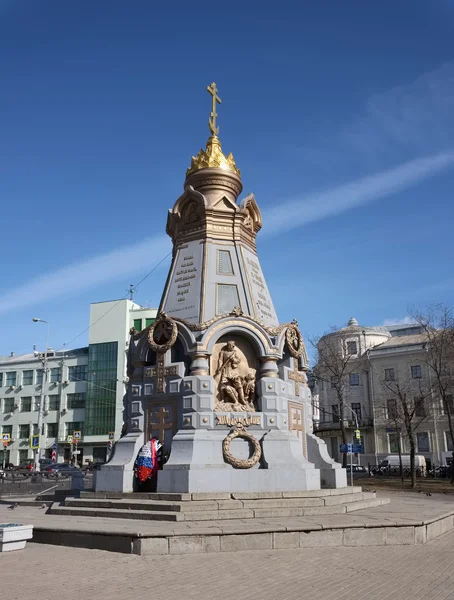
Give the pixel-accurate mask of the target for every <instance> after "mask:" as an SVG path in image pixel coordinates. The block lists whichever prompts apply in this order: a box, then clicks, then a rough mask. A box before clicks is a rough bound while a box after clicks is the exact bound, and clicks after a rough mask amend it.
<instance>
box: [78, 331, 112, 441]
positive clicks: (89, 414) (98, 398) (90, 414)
mask: <svg viewBox="0 0 454 600" xmlns="http://www.w3.org/2000/svg"><path fill="white" fill-rule="evenodd" d="M117 360H118V343H117V342H106V343H103V344H90V346H89V350H88V389H87V402H86V407H85V428H86V434H87V435H107V434H108V433H109V431H114V429H115V412H116V401H117Z"/></svg>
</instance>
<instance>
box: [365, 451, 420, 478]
mask: <svg viewBox="0 0 454 600" xmlns="http://www.w3.org/2000/svg"><path fill="white" fill-rule="evenodd" d="M415 467H416V474H417V475H419V476H423V477H424V476H426V475H427V465H426V459H425V457H424V456H422V455H421V454H416V455H415ZM402 469H403V471H404V475H405V476H407V477H408V475H409V472H410V455H409V454H402ZM399 473H400V462H399V455H398V454H390V455H389V456H387V457H386V458H385V459H383V460H382V461H381V463H380V465H379V468H378V471H376V474H377V475H398V474H399Z"/></svg>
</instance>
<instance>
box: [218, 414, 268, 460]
mask: <svg viewBox="0 0 454 600" xmlns="http://www.w3.org/2000/svg"><path fill="white" fill-rule="evenodd" d="M238 437H239V438H243V439H244V440H248V441H249V442H251V444H252V445H253V446H254V452H253V454H252V456H251V458H248V459H240V458H235V457H234V456H233V455H232V454H231V452H230V444H231V442H232V440H234V439H235V438H238ZM222 451H223V453H224V460H225V462H227V463H229V465H232V467H235V468H236V469H250V468H251V467H253V466H254V465H256V464H257V463H258V462H259V460H260V459H261V457H262V449H261V447H260V444H259V442H258V440H257V439H256V438H255V437H254V436H253V435H251V434H250V433H249V432H248V431H246V429H245V428H244V426H243V425H241V423H238V425H236V426H235V428H234V429H232V431H231V432H230V433H229V435H228V436H227V437H226V438H225V440H224V441H223V442H222Z"/></svg>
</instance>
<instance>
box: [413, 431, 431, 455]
mask: <svg viewBox="0 0 454 600" xmlns="http://www.w3.org/2000/svg"><path fill="white" fill-rule="evenodd" d="M416 438H417V440H418V452H430V442H429V434H428V432H427V431H422V432H420V433H417V434H416Z"/></svg>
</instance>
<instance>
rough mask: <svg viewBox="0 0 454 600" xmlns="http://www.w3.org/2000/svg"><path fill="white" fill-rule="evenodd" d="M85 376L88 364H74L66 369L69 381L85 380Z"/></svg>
mask: <svg viewBox="0 0 454 600" xmlns="http://www.w3.org/2000/svg"><path fill="white" fill-rule="evenodd" d="M87 376H88V365H76V366H74V367H69V369H68V377H69V381H87Z"/></svg>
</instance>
